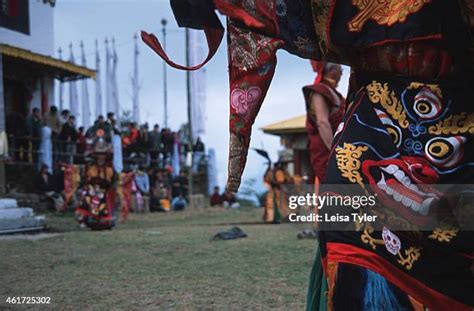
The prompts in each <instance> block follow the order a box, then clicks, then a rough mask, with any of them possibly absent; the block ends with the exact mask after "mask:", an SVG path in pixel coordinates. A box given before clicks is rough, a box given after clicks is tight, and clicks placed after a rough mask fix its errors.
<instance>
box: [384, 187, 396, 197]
mask: <svg viewBox="0 0 474 311" xmlns="http://www.w3.org/2000/svg"><path fill="white" fill-rule="evenodd" d="M385 192H386V193H387V194H388V195H393V192H394V191H393V189H392V188H390V187H387V189H385Z"/></svg>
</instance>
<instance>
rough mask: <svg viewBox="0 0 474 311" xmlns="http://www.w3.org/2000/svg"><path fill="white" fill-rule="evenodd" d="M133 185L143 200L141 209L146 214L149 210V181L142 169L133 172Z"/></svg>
mask: <svg viewBox="0 0 474 311" xmlns="http://www.w3.org/2000/svg"><path fill="white" fill-rule="evenodd" d="M135 184H136V185H137V190H138V191H139V192H140V194H141V197H142V200H143V209H144V211H145V212H148V211H149V210H150V179H149V177H148V174H147V173H146V172H145V170H144V168H143V167H140V169H138V170H137V171H136V172H135Z"/></svg>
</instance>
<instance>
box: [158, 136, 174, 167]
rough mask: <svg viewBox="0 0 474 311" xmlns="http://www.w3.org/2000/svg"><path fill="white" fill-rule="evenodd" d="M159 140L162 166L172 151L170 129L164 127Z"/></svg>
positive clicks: (172, 138)
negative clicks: (161, 146) (161, 150)
mask: <svg viewBox="0 0 474 311" xmlns="http://www.w3.org/2000/svg"><path fill="white" fill-rule="evenodd" d="M161 142H162V143H163V166H166V164H167V161H168V159H169V157H170V156H171V154H172V152H173V145H174V134H173V133H172V132H171V131H170V129H168V128H165V129H164V130H163V131H162V132H161Z"/></svg>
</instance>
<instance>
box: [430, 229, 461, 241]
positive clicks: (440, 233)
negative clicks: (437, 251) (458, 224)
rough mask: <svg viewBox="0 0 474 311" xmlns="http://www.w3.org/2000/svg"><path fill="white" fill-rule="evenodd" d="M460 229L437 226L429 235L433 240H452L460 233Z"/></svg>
mask: <svg viewBox="0 0 474 311" xmlns="http://www.w3.org/2000/svg"><path fill="white" fill-rule="evenodd" d="M458 231H459V229H446V230H443V229H441V228H436V229H435V230H434V231H433V233H432V234H431V235H430V236H428V237H429V238H430V239H432V240H437V241H438V242H451V240H452V239H453V238H454V237H455V236H456V235H457V234H458Z"/></svg>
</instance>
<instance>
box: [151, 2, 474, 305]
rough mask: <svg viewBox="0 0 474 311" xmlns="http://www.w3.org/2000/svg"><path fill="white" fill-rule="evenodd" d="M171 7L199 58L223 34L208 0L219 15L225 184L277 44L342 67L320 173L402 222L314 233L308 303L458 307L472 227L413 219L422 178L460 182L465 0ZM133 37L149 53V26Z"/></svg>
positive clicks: (469, 122)
mask: <svg viewBox="0 0 474 311" xmlns="http://www.w3.org/2000/svg"><path fill="white" fill-rule="evenodd" d="M178 2H179V4H180V5H181V7H179V6H178V5H177V3H178ZM172 5H173V8H174V10H175V15H176V17H177V19H178V22H179V23H180V25H181V26H187V27H193V28H203V29H204V30H205V31H206V34H207V38H208V43H209V45H210V53H209V57H208V59H209V58H210V57H212V55H213V54H214V53H215V50H216V49H217V45H218V42H219V39H220V38H222V33H223V29H222V27H219V25H218V21H217V22H216V17H215V16H214V15H213V12H214V11H213V10H214V8H215V9H217V10H218V11H220V12H221V13H222V14H224V15H226V16H227V17H228V19H227V22H228V23H227V32H228V39H229V40H228V53H229V67H230V70H229V73H230V111H231V115H230V132H231V139H230V152H229V178H228V184H227V190H228V191H232V192H233V191H236V190H237V189H238V187H239V185H240V179H241V176H242V172H243V169H244V166H245V162H246V157H247V152H248V148H249V144H250V134H251V127H252V124H253V123H254V120H255V117H256V115H257V113H258V111H259V109H260V106H261V104H262V103H263V99H264V97H265V94H266V92H267V90H268V87H269V85H270V82H271V79H272V77H273V74H274V71H275V66H276V51H277V49H279V48H283V49H286V50H287V51H288V52H290V53H293V54H295V55H297V56H300V57H303V58H308V59H315V60H327V61H331V62H335V63H342V64H346V65H349V66H351V67H352V70H353V76H352V77H351V82H352V83H351V88H350V94H349V96H348V98H351V99H352V100H351V101H350V102H349V104H348V107H347V111H346V114H345V116H344V119H343V126H342V128H341V131H340V132H338V134H337V135H336V137H335V139H334V141H333V147H332V150H331V153H330V156H329V163H328V170H327V174H326V181H325V182H326V183H328V184H347V185H355V186H356V187H359V189H360V190H361V191H363V192H365V193H369V194H374V193H376V194H378V196H379V199H380V200H381V201H383V203H384V206H387V207H388V208H387V209H384V210H383V212H385V213H391V217H392V218H394V219H398V220H399V221H400V222H402V223H404V224H405V225H406V227H405V230H406V231H395V230H394V229H393V228H392V227H391V225H390V224H393V223H396V222H391V223H388V224H384V226H383V230H382V228H381V227H380V229H377V230H374V228H373V226H371V225H369V224H361V225H360V226H358V227H357V228H354V230H352V231H337V230H336V231H323V232H321V234H320V249H321V257H320V258H318V260H320V262H321V264H322V268H323V271H321V268H320V266H318V261H317V262H316V264H315V267H314V270H313V274H312V277H311V280H312V282H311V285H310V292H309V295H308V298H309V299H308V309H310V310H314V309H321V310H325V309H326V308H327V309H329V310H423V309H424V308H429V309H430V310H472V307H473V306H474V301H473V299H474V298H473V297H474V296H473V295H472V293H471V292H472V289H473V288H474V281H473V275H472V270H471V267H472V265H473V243H472V240H473V236H472V231H469V230H463V227H462V226H456V225H454V226H452V227H448V228H444V227H440V228H434V229H433V230H430V231H424V230H422V229H421V228H423V226H422V225H423V223H424V222H425V221H426V220H427V219H428V218H429V217H430V216H431V214H432V213H433V212H434V211H435V210H434V209H433V206H432V204H430V203H432V202H433V199H434V198H435V199H436V200H438V199H439V193H438V192H437V191H435V190H433V189H432V188H431V187H428V186H426V185H429V184H449V183H452V184H461V183H472V181H473V180H474V149H473V135H474V105H473V102H474V92H473V89H472V81H474V70H473V66H472V64H473V62H472V60H473V57H474V55H473V54H472V52H473V50H472V47H473V40H472V39H473V38H472V26H474V2H473V1H472V0H460V1H446V0H388V1H375V0H374V1H371V0H353V1H343V0H214V1H210V0H208V1H205V0H202V1H190V0H188V1H172ZM186 5H187V6H188V10H182V9H183V6H184V7H185V8H186ZM193 5H194V6H195V7H193ZM190 8H191V9H190ZM180 9H181V10H180ZM180 12H181V14H180ZM183 12H187V13H185V14H182V13H183ZM142 37H143V39H144V41H145V42H146V43H147V44H148V45H149V46H150V47H151V48H153V49H154V50H155V51H157V52H158V53H159V54H160V55H162V56H163V53H162V52H161V51H160V49H161V47H160V46H159V44H158V41H157V40H156V38H154V37H153V35H149V34H147V33H143V34H142ZM161 50H162V49H161ZM165 59H166V57H165ZM167 61H168V63H170V64H172V65H173V66H175V67H178V68H183V67H180V66H177V65H176V64H174V63H172V62H171V61H170V60H169V59H167ZM206 61H207V60H206ZM198 67H199V66H195V67H194V68H191V69H196V68H198ZM394 187H395V188H397V189H400V190H403V192H401V193H399V192H395V191H394ZM395 193H396V194H395ZM463 206H464V205H463ZM465 206H466V207H467V210H460V211H458V209H460V207H462V206H461V204H451V205H448V210H449V212H451V213H453V214H456V213H458V212H463V213H465V214H464V215H465V216H464V217H463V218H464V219H467V220H468V221H472V218H473V208H472V206H473V205H472V201H470V202H468V204H465ZM385 219H387V218H385ZM464 229H465V228H464ZM470 229H472V228H470Z"/></svg>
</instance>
